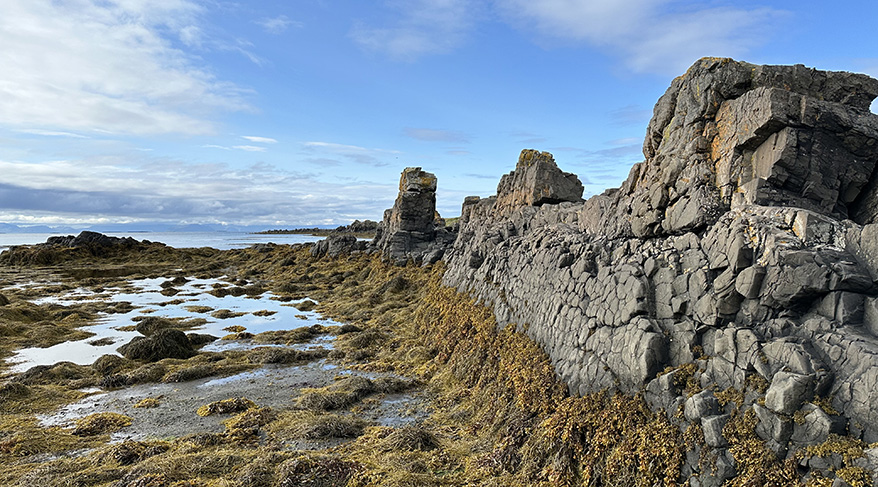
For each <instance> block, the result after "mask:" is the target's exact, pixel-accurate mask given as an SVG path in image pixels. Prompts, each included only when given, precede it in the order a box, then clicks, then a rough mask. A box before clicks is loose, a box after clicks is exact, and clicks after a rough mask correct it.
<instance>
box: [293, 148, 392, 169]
mask: <svg viewBox="0 0 878 487" xmlns="http://www.w3.org/2000/svg"><path fill="white" fill-rule="evenodd" d="M302 147H303V148H304V149H305V150H306V151H307V152H315V153H318V154H320V155H321V157H317V158H315V159H313V162H315V163H319V164H321V165H337V164H338V163H339V161H337V160H335V159H332V157H342V158H344V159H347V160H349V161H353V162H356V163H358V164H368V165H371V166H376V167H377V166H387V165H388V164H389V163H388V162H387V159H389V158H390V157H391V156H394V157H396V155H398V154H401V152H399V151H395V150H387V149H370V148H367V147H360V146H356V145H346V144H336V143H333V142H305V143H304V144H302ZM327 155H328V156H331V157H326V156H327Z"/></svg>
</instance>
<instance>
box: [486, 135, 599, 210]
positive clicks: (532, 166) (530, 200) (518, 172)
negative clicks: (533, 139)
mask: <svg viewBox="0 0 878 487" xmlns="http://www.w3.org/2000/svg"><path fill="white" fill-rule="evenodd" d="M582 191H583V187H582V183H581V182H579V178H578V177H576V175H575V174H572V173H569V172H563V171H561V170H560V169H558V166H557V165H556V164H555V159H554V158H553V157H552V154H549V153H548V152H539V151H535V150H532V149H525V150H523V151H521V155H520V156H519V157H518V164H516V165H515V170H514V171H512V172H511V173H509V174H507V175H505V176H503V177H502V178H500V184H498V185H497V202H496V204H495V205H494V208H495V209H496V210H497V211H510V210H514V209H515V208H518V207H521V206H540V205H543V204H546V203H561V202H562V201H574V202H578V201H582Z"/></svg>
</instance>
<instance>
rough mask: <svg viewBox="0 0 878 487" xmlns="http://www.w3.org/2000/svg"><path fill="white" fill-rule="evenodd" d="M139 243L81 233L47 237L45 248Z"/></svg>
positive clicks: (126, 239) (93, 233)
mask: <svg viewBox="0 0 878 487" xmlns="http://www.w3.org/2000/svg"><path fill="white" fill-rule="evenodd" d="M139 243H140V242H138V241H137V240H135V239H133V238H131V237H123V238H120V237H111V236H109V235H104V234H102V233H97V232H89V231H83V232H80V234H79V235H76V236H73V235H68V236H66V237H49V238H48V239H47V240H46V243H45V244H41V245H45V246H50V247H52V246H57V247H74V248H78V247H134V246H136V245H138V244H139Z"/></svg>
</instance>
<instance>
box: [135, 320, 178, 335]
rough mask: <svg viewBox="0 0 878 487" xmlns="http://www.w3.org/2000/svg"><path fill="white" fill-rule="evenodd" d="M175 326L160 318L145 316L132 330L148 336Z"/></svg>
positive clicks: (169, 321) (171, 322)
mask: <svg viewBox="0 0 878 487" xmlns="http://www.w3.org/2000/svg"><path fill="white" fill-rule="evenodd" d="M176 326H177V324H176V323H174V322H173V321H171V320H169V319H167V318H162V317H161V316H147V317H145V318H143V319H142V320H140V321H138V322H137V325H135V326H134V329H135V330H137V332H138V333H140V334H141V335H143V336H150V335H152V334H154V333H155V332H157V331H159V330H164V329H168V328H174V327H176Z"/></svg>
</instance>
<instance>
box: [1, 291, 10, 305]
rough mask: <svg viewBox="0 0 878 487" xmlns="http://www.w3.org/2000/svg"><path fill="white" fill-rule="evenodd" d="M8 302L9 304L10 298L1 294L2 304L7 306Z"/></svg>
mask: <svg viewBox="0 0 878 487" xmlns="http://www.w3.org/2000/svg"><path fill="white" fill-rule="evenodd" d="M7 304H9V298H7V297H6V296H4V295H2V294H0V306H6V305H7Z"/></svg>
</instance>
